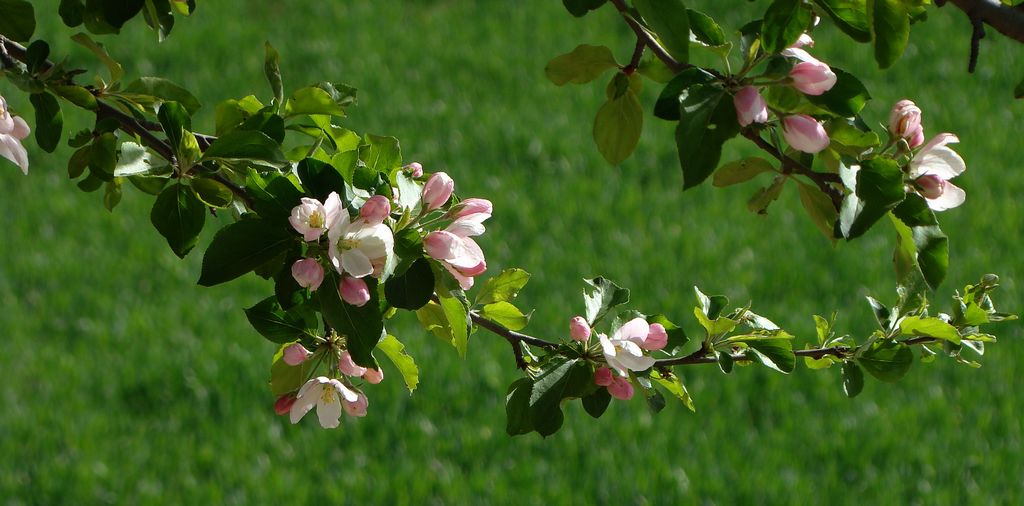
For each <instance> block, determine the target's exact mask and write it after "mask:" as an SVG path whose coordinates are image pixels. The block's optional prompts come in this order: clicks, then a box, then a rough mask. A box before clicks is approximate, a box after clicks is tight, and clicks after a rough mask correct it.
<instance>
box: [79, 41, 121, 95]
mask: <svg viewBox="0 0 1024 506" xmlns="http://www.w3.org/2000/svg"><path fill="white" fill-rule="evenodd" d="M71 40H73V41H75V42H77V43H79V44H81V45H83V46H85V48H86V49H88V50H89V51H92V53H93V54H94V55H96V57H97V58H99V59H100V61H102V62H103V64H104V65H106V66H107V72H108V73H110V82H109V83H107V85H108V86H109V85H112V84H114V83H116V82H118V81H120V80H121V78H122V77H124V69H123V68H121V64H120V63H117V62H116V61H114V59H113V58H111V57H110V55H109V54H107V50H106V49H103V46H102V45H101V44H99V43H97V42H96V41H94V40H92V38H90V37H89V36H88V35H86V34H84V33H77V34H75V35H73V36H72V37H71Z"/></svg>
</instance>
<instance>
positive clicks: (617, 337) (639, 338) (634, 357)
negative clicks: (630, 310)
mask: <svg viewBox="0 0 1024 506" xmlns="http://www.w3.org/2000/svg"><path fill="white" fill-rule="evenodd" d="M650 331H651V327H650V325H648V324H647V322H646V321H644V319H643V318H634V319H632V320H630V321H628V322H626V323H625V324H624V325H623V326H622V327H619V328H618V329H616V330H615V332H613V333H612V337H611V338H609V337H607V336H605V335H604V334H598V335H597V336H598V338H600V340H601V349H602V351H603V352H604V359H605V361H606V362H608V365H609V366H610V367H611V368H612V369H615V370H616V371H618V372H619V375H621V376H626V375H628V374H629V371H644V370H647V369H650V368H651V366H653V365H654V362H655V360H654V359H653V358H651V357H648V356H645V355H644V352H643V349H641V347H640V345H641V344H643V343H644V341H646V340H647V335H648V334H649V333H650Z"/></svg>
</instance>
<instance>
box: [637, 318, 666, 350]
mask: <svg viewBox="0 0 1024 506" xmlns="http://www.w3.org/2000/svg"><path fill="white" fill-rule="evenodd" d="M667 344H668V332H667V331H666V330H665V326H664V325H662V324H660V323H652V324H651V329H650V331H649V332H648V333H647V339H644V343H643V344H642V345H640V347H641V348H643V349H645V350H648V351H651V350H660V349H662V348H664V347H665V346H666V345H667Z"/></svg>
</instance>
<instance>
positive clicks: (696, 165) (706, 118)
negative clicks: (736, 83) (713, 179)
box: [676, 84, 739, 190]
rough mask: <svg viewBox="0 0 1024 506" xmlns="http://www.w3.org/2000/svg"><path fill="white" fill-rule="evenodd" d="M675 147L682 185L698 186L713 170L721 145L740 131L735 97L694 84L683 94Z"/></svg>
mask: <svg viewBox="0 0 1024 506" xmlns="http://www.w3.org/2000/svg"><path fill="white" fill-rule="evenodd" d="M679 110H680V120H679V126H678V127H676V148H677V149H678V150H679V164H680V166H681V167H682V169H683V189H684V190H686V189H689V188H693V187H694V186H697V185H698V184H700V183H701V182H703V181H704V180H705V179H707V177H708V176H710V175H711V173H712V172H714V170H715V167H717V166H718V161H719V159H720V158H721V156H722V145H723V144H725V141H727V140H729V139H731V138H732V137H734V136H735V135H736V134H737V133H739V123H737V121H736V109H735V108H734V107H733V103H732V98H731V97H730V96H729V95H728V94H727V93H726V92H725V91H724V90H722V89H721V88H717V87H715V86H711V85H706V84H697V85H693V86H691V87H689V88H687V89H685V90H683V92H682V93H681V94H680V97H679Z"/></svg>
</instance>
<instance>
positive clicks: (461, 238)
mask: <svg viewBox="0 0 1024 506" xmlns="http://www.w3.org/2000/svg"><path fill="white" fill-rule="evenodd" d="M488 217H490V215H488V214H485V213H477V214H471V215H469V216H465V217H462V218H459V219H457V220H455V221H454V222H453V223H452V224H451V225H449V226H448V227H447V228H446V229H445V230H438V231H435V232H431V233H429V234H427V236H426V237H424V238H423V246H424V249H425V250H426V252H427V255H430V257H431V258H434V259H435V260H441V261H442V263H441V265H443V266H444V268H445V269H447V270H448V272H450V273H451V274H452V276H454V277H455V279H456V280H458V282H459V286H461V287H462V289H463V290H468V289H470V288H472V287H473V277H474V276H478V275H480V274H482V273H483V272H484V271H486V270H487V262H486V260H485V259H484V252H483V250H481V249H480V246H479V245H478V244H477V243H476V241H474V240H473V239H472V238H471V236H476V235H480V234H481V233H483V228H484V227H483V224H481V223H480V221H483V220H486V219H487V218H488Z"/></svg>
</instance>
